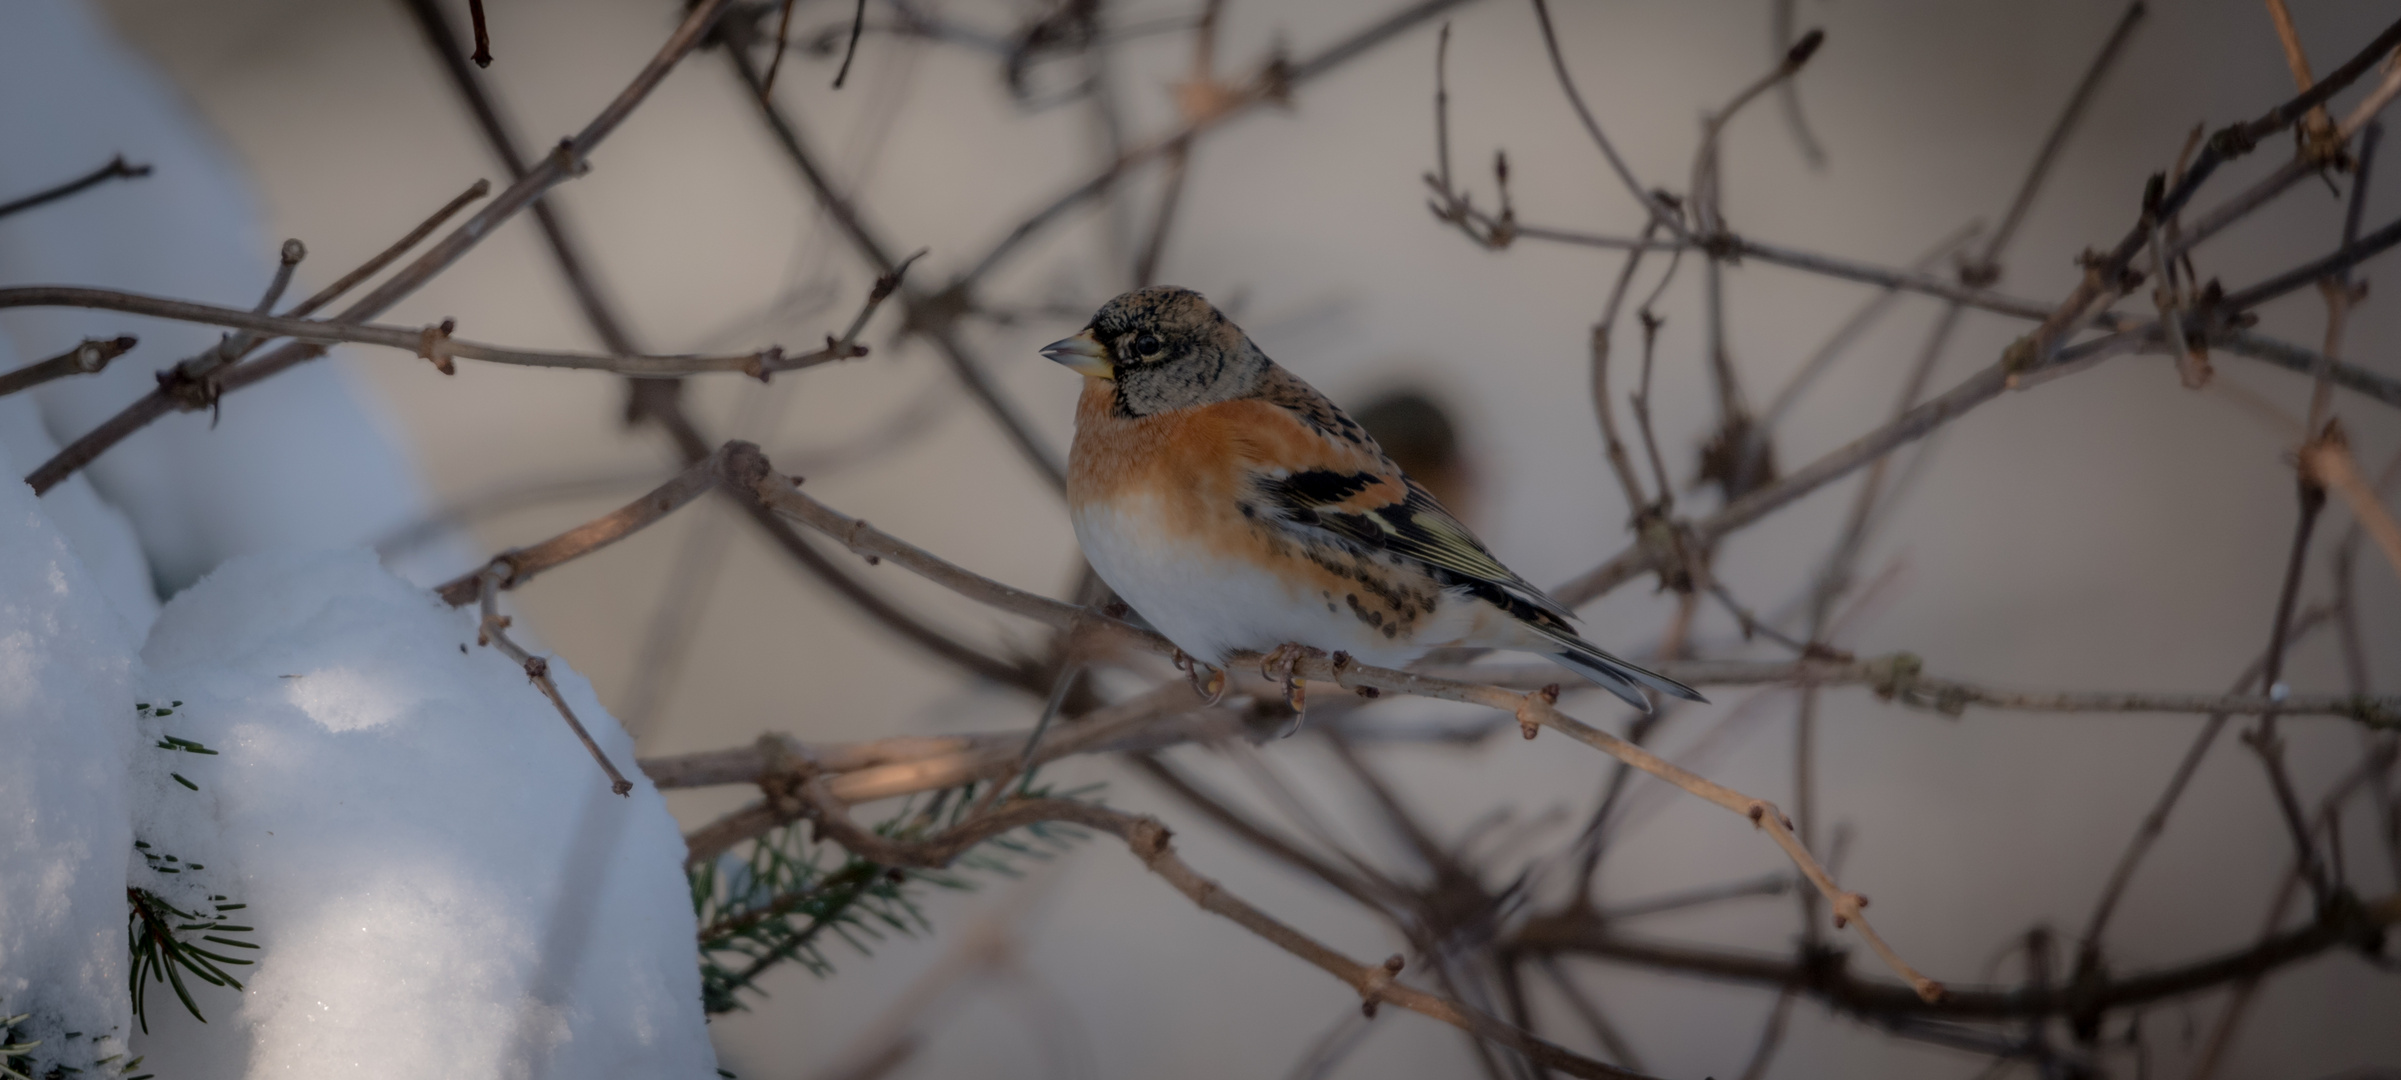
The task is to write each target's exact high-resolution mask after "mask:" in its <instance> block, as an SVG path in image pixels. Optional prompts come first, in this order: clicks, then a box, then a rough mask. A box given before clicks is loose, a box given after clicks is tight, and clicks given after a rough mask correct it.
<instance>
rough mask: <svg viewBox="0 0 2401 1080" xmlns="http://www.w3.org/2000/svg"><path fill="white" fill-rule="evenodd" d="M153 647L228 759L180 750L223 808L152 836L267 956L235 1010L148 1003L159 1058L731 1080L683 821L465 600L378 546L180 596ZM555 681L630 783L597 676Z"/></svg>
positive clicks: (183, 729)
mask: <svg viewBox="0 0 2401 1080" xmlns="http://www.w3.org/2000/svg"><path fill="white" fill-rule="evenodd" d="M462 646H463V649H462ZM143 659H144V660H145V661H146V662H147V665H148V668H149V675H148V682H147V688H146V692H147V693H149V694H151V695H153V696H154V697H156V698H163V699H179V700H181V701H183V702H184V705H183V706H182V707H180V708H178V709H176V710H175V716H174V717H173V718H172V719H171V720H169V721H168V722H167V723H166V726H165V727H164V729H163V730H164V732H165V733H167V734H172V735H175V736H177V737H180V738H184V739H189V740H193V741H196V742H199V743H202V744H205V745H206V746H208V747H209V748H211V749H215V750H217V751H219V754H218V756H215V757H211V758H206V759H204V761H203V763H202V764H201V765H200V766H199V767H197V768H188V767H186V766H185V764H184V763H181V762H179V763H177V769H178V771H179V772H181V773H182V774H183V775H184V776H186V777H188V778H190V779H191V780H193V781H194V782H196V783H197V784H199V785H200V787H201V789H202V790H201V793H200V794H201V795H203V796H205V798H204V799H190V798H176V797H173V795H172V794H171V795H163V796H161V797H159V798H158V799H156V800H154V801H153V803H152V806H151V811H153V812H145V813H141V814H138V815H137V816H138V817H139V820H137V822H136V826H135V827H136V829H137V831H141V832H142V833H143V835H145V836H147V835H151V834H152V833H153V832H155V833H156V834H158V835H170V834H175V833H178V832H184V833H185V834H186V835H185V836H184V837H183V838H181V839H178V840H177V841H176V842H177V843H179V844H184V845H188V846H191V847H192V848H193V850H191V851H190V852H178V854H182V855H184V857H186V858H187V859H188V858H193V857H199V858H200V859H201V861H203V862H205V863H208V864H210V869H211V871H212V873H211V875H210V879H209V880H210V887H211V888H213V889H214V890H216V891H218V892H221V893H224V894H226V895H228V896H230V897H232V898H233V899H234V900H236V901H239V902H243V903H247V904H248V905H249V907H248V908H247V909H246V910H244V911H243V912H242V913H241V914H242V915H243V921H244V922H245V923H247V924H249V925H252V926H255V927H256V931H255V933H254V934H252V935H250V936H251V938H252V940H255V941H256V942H257V943H258V944H259V945H260V946H261V947H262V948H261V950H260V952H259V953H258V955H259V956H260V962H259V965H258V966H257V967H256V968H251V969H244V972H245V976H244V978H245V982H246V985H247V988H246V990H245V991H243V992H242V993H241V994H240V995H239V1001H238V1004H236V1003H235V997H236V995H233V994H230V993H227V992H225V991H211V992H210V993H209V994H206V995H203V997H202V999H201V1001H200V1005H201V1007H202V1009H203V1010H204V1011H205V1012H207V1013H208V1015H209V1017H210V1021H211V1022H210V1023H209V1024H208V1025H207V1026H206V1027H205V1028H203V1027H199V1026H197V1025H193V1024H190V1023H189V1022H188V1020H186V1021H179V1022H177V1023H175V1024H173V1025H171V1026H166V1027H162V1017H161V1013H162V1012H165V1011H168V1009H171V1008H172V1006H171V1005H169V1006H166V1007H164V1008H162V1007H161V1006H160V1005H157V1004H154V1005H153V1006H152V1008H151V1010H150V1012H151V1026H152V1029H153V1036H152V1037H151V1038H150V1039H148V1040H145V1041H143V1043H142V1045H141V1049H143V1050H144V1051H145V1052H147V1053H148V1054H149V1055H150V1057H149V1060H148V1061H147V1062H146V1063H145V1066H144V1067H145V1069H147V1070H152V1071H156V1072H157V1073H158V1074H159V1075H161V1076H188V1077H216V1076H234V1075H249V1076H258V1077H264V1076H311V1077H322V1076H336V1075H339V1076H391V1077H412V1078H413V1077H421V1076H433V1075H439V1076H463V1077H482V1076H509V1077H520V1076H531V1077H549V1076H556V1077H610V1076H627V1077H633V1076H641V1077H692V1078H695V1080H699V1078H707V1077H712V1076H714V1073H713V1071H712V1070H713V1067H714V1062H715V1059H714V1055H713V1052H712V1051H711V1049H710V1047H709V1043H708V1038H707V1033H706V1029H705V1026H704V1020H703V1017H702V1014H701V1008H700V982H699V972H698V968H697V965H696V963H695V954H694V933H695V926H694V923H693V916H692V909H691V901H690V897H689V895H688V890H687V886H686V883H685V880H684V875H683V872H682V861H683V856H684V847H683V840H682V837H681V836H680V835H679V834H678V833H677V831H676V827H675V823H674V821H673V819H671V818H670V817H669V816H668V814H667V811H666V807H665V805H664V804H663V803H662V802H661V800H660V798H659V795H658V793H657V791H656V790H655V789H653V788H652V787H651V786H650V785H649V784H648V783H647V782H645V781H639V780H637V785H638V786H636V788H635V789H634V793H633V795H632V796H631V797H630V798H619V797H617V796H614V795H611V794H609V792H608V784H607V781H606V780H605V779H604V777H603V776H602V774H601V772H600V770H599V769H598V768H597V767H596V766H595V765H594V764H593V762H592V760H591V758H590V757H589V756H588V755H587V754H586V753H585V751H584V749H583V746H582V744H581V743H579V742H577V741H576V739H575V737H574V735H573V734H572V733H570V732H569V731H568V730H567V727H566V725H565V724H563V723H562V722H561V721H560V719H559V717H558V715H557V713H556V712H555V711H554V710H553V709H552V707H551V705H550V703H549V701H548V700H547V699H545V698H544V697H543V696H542V694H541V693H540V692H539V691H538V690H536V689H535V688H533V687H532V686H530V685H528V684H527V681H526V677H525V673H524V672H523V671H522V670H521V669H519V668H518V667H517V666H516V665H514V664H511V663H510V662H509V661H508V660H507V659H506V658H504V657H501V656H499V655H498V654H496V653H495V652H493V651H492V650H490V649H485V648H478V647H476V646H475V627H474V619H473V617H472V615H471V614H470V613H469V612H467V611H453V610H451V609H449V608H447V607H445V606H443V605H442V604H441V603H440V602H439V601H438V600H436V599H435V598H434V597H433V596H431V595H430V594H428V593H427V592H425V591H423V590H421V589H416V588H412V587H410V586H409V585H408V584H406V583H404V582H402V581H400V580H399V579H398V578H395V577H393V576H392V575H391V574H389V573H387V572H386V571H385V570H383V569H382V568H381V567H379V566H377V565H376V562H375V558H374V556H373V555H372V554H371V553H368V552H364V551H359V552H343V553H333V554H317V555H302V556H295V555H264V556H251V557H244V558H239V559H236V560H233V561H232V562H229V563H227V564H225V565H224V566H222V567H219V568H218V569H217V570H216V571H214V572H212V573H211V574H210V575H209V576H208V577H206V578H205V579H203V580H202V581H201V582H200V583H199V584H197V585H195V586H193V587H192V588H191V589H189V590H187V591H186V592H184V593H183V594H182V595H180V596H178V597H176V598H175V599H174V600H173V601H171V602H170V603H169V604H168V605H167V606H166V609H165V611H164V612H162V613H161V615H160V616H159V620H158V623H157V625H156V627H155V628H154V629H153V631H152V633H151V637H150V642H149V644H148V646H147V647H146V648H145V650H144V652H143ZM550 670H551V673H552V676H553V677H554V678H555V679H556V680H557V681H558V683H559V688H560V691H561V692H562V693H563V694H564V695H565V697H566V699H567V701H568V702H569V703H570V705H572V706H573V707H574V708H575V710H576V713H577V715H578V716H579V717H580V718H581V719H582V720H583V721H584V723H585V725H586V726H587V727H589V728H590V729H591V731H592V734H593V737H594V738H595V739H597V740H598V741H599V742H600V744H601V745H602V747H604V748H605V749H606V750H607V751H608V752H609V754H610V755H611V757H612V759H613V760H615V761H616V762H618V763H619V765H620V766H621V767H626V768H627V769H628V771H629V772H631V769H630V766H631V764H632V762H633V757H634V753H633V744H632V741H631V740H630V739H628V738H627V737H626V736H625V734H624V733H623V731H622V730H621V729H620V728H619V727H618V726H617V724H616V722H615V721H614V720H612V719H610V718H609V716H608V715H607V714H606V713H605V712H603V711H602V710H601V708H600V705H599V703H598V702H597V701H596V700H595V699H594V697H593V695H592V690H591V686H590V684H589V683H587V682H586V681H585V680H584V679H583V678H582V677H581V676H578V675H576V674H575V673H573V672H572V671H569V670H568V669H567V667H566V665H565V664H563V663H560V662H558V661H556V660H555V659H554V660H553V662H552V664H551V668H550ZM175 756H179V757H180V756H181V755H175ZM632 775H634V776H636V777H637V778H638V777H639V775H640V774H639V773H632ZM183 794H188V793H183ZM200 807H205V808H206V809H205V811H202V812H198V813H196V812H195V808H200ZM195 817H203V818H205V819H206V831H208V832H210V833H213V836H209V837H191V836H189V835H188V828H189V826H190V820H191V819H192V818H195ZM177 818H181V819H183V820H175V819H177ZM157 1000H158V999H157V998H155V997H154V998H153V1001H154V1002H155V1001H157ZM212 1003H213V1004H214V1006H215V1007H214V1008H212V1007H211V1006H212ZM219 1009H222V1010H223V1011H224V1012H225V1013H226V1015H225V1016H222V1017H221V1016H219V1015H218V1014H217V1010H219Z"/></svg>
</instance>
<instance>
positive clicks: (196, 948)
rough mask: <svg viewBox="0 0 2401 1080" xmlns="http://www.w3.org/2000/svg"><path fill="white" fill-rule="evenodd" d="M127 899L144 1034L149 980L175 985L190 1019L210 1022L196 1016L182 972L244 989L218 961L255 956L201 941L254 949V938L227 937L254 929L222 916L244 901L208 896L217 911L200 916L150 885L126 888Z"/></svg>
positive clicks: (136, 1010) (136, 1008) (137, 1012)
mask: <svg viewBox="0 0 2401 1080" xmlns="http://www.w3.org/2000/svg"><path fill="white" fill-rule="evenodd" d="M144 854H145V855H147V854H148V853H147V852H145V853H144ZM125 904H126V907H127V909H128V911H127V915H126V926H125V934H126V939H127V945H128V946H130V948H131V949H132V952H133V978H132V983H133V1015H134V1018H135V1019H137V1020H140V1021H141V1022H142V1031H143V1033H145V1034H147V1033H148V1032H149V1031H150V1017H149V1014H148V1012H147V1011H146V1010H145V1009H144V1003H143V995H144V993H145V992H146V991H147V990H148V989H149V984H150V983H152V982H163V983H166V984H168V985H169V986H171V987H173V988H174V990H175V996H176V997H177V998H178V999H180V1000H181V1001H182V1002H183V1007H184V1009H185V1010H186V1011H188V1012H190V1013H191V1014H192V1019H194V1020H198V1021H200V1022H201V1023H203V1024H205V1023H208V1017H205V1016H202V1015H200V1005H199V1004H198V1003H197V1002H195V1001H193V1000H192V991H191V988H190V987H187V986H185V985H184V981H183V976H184V973H185V972H190V973H191V975H192V977H193V978H196V979H199V980H200V981H202V982H205V983H208V984H209V985H211V986H230V987H232V988H234V989H236V990H239V989H241V988H242V982H241V980H239V979H236V978H234V977H233V974H232V973H231V972H228V971H226V970H225V969H224V968H223V967H220V966H219V965H221V964H235V965H248V964H252V963H255V962H256V961H252V960H244V959H241V958H239V957H233V956H226V955H224V954H222V953H217V952H212V951H210V950H209V949H208V948H207V947H205V946H203V945H201V944H200V942H207V943H208V944H210V945H216V946H223V947H227V948H235V949H256V948H258V945H257V944H256V943H253V942H249V941H244V940H242V939H240V938H237V937H228V936H226V935H229V934H247V933H250V932H252V929H253V928H251V927H248V926H237V925H235V924H233V923H231V922H228V921H226V918H225V916H226V914H227V913H229V912H235V911H240V910H242V908H244V907H245V906H247V905H243V904H232V903H226V902H225V898H224V897H222V896H211V897H209V906H210V907H212V908H214V909H215V911H214V913H212V914H207V915H202V914H199V913H197V912H191V911H185V910H183V909H182V908H179V907H176V906H175V905H173V904H170V903H168V902H167V901H166V900H164V899H161V898H160V897H159V895H158V894H157V893H154V892H151V891H150V890H148V889H142V888H132V887H128V888H127V889H126V890H125Z"/></svg>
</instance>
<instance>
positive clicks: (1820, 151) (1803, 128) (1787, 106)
mask: <svg viewBox="0 0 2401 1080" xmlns="http://www.w3.org/2000/svg"><path fill="white" fill-rule="evenodd" d="M1796 6H1798V5H1797V4H1796V3H1795V2H1794V0H1775V2H1774V3H1773V4H1771V5H1769V8H1768V12H1769V14H1768V43H1769V45H1770V46H1771V47H1772V48H1773V49H1774V54H1775V55H1777V56H1787V55H1790V54H1791V52H1792V46H1793V41H1794V38H1793V29H1794V26H1795V20H1794V19H1793V9H1794V8H1795V7H1796ZM1776 103H1777V105H1779V106H1781V108H1782V111H1783V114H1784V126H1785V127H1787V128H1789V129H1791V131H1792V138H1793V141H1794V142H1796V143H1798V144H1800V147H1801V160H1803V161H1805V162H1807V163H1808V164H1809V167H1810V169H1812V170H1818V169H1823V168H1825V167H1826V149H1825V147H1823V146H1820V145H1818V141H1817V133H1816V132H1813V131H1811V130H1809V118H1808V117H1806V116H1804V115H1802V113H1801V89H1800V84H1799V83H1796V82H1793V81H1792V80H1790V79H1787V80H1785V81H1783V82H1780V83H1777V84H1776Z"/></svg>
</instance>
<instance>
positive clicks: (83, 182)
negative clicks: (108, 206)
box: [0, 154, 150, 218]
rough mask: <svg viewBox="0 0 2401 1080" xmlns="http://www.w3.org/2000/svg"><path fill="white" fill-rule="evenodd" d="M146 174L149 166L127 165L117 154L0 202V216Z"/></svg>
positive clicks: (3, 216)
mask: <svg viewBox="0 0 2401 1080" xmlns="http://www.w3.org/2000/svg"><path fill="white" fill-rule="evenodd" d="M148 175H150V166H148V165H128V164H126V163H125V155H123V154H118V155H117V156H115V157H112V158H110V159H108V164H106V165H102V166H101V167H99V168H97V169H94V170H92V171H90V172H88V173H85V174H83V175H82V176H78V177H76V178H75V179H73V180H69V181H67V182H66V183H64V184H60V185H58V186H57V187H50V188H43V189H42V190H40V191H37V192H34V193H33V194H31V195H27V196H24V197H22V198H17V199H11V200H9V201H7V202H4V203H0V218H5V217H7V216H9V215H11V214H21V213H24V212H25V211H27V210H31V209H33V208H34V207H37V206H41V205H43V204H45V203H53V202H57V201H58V200H60V199H64V198H66V197H68V196H70V195H73V194H75V193H76V192H79V191H82V190H83V189H85V188H88V187H91V186H92V185H94V184H99V183H104V182H106V181H109V180H134V179H139V178H141V177H144V176H148Z"/></svg>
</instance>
